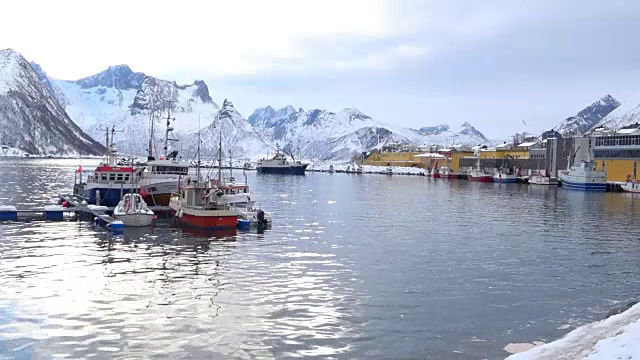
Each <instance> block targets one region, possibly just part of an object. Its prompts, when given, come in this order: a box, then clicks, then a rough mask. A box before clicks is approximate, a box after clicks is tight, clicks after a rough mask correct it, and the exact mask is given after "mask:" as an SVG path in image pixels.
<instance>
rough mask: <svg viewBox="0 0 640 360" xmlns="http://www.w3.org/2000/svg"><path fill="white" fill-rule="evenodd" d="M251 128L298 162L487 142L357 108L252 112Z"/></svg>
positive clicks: (470, 131)
mask: <svg viewBox="0 0 640 360" xmlns="http://www.w3.org/2000/svg"><path fill="white" fill-rule="evenodd" d="M249 122H250V123H251V124H252V125H253V126H254V127H255V128H256V130H257V131H258V132H259V133H260V135H262V137H263V138H264V139H266V140H267V141H270V142H272V143H279V144H280V145H281V146H283V147H284V148H285V149H289V150H290V151H292V152H293V153H294V154H295V155H297V156H298V157H302V158H305V159H313V160H342V159H349V158H350V157H351V156H353V155H355V154H359V153H360V152H363V151H368V150H371V149H374V148H381V147H382V146H384V145H388V144H391V143H415V144H440V145H446V144H451V143H453V142H455V143H456V144H468V145H477V144H480V143H485V142H487V139H486V137H485V136H484V135H483V134H482V133H480V132H479V131H478V130H476V129H475V128H474V127H473V126H471V125H470V124H469V123H464V124H463V125H462V126H461V127H460V128H459V129H455V130H452V129H451V128H450V127H449V126H448V125H438V126H434V127H424V128H421V129H418V130H415V129H409V128H403V127H398V126H393V125H390V124H385V123H382V122H378V121H376V120H374V119H373V118H371V117H370V116H368V115H366V114H364V113H362V112H361V111H359V110H358V109H355V108H347V109H344V110H342V111H339V112H331V111H327V110H320V109H312V110H307V111H305V110H304V109H302V108H300V109H298V110H296V109H295V108H294V107H293V106H291V105H289V106H286V107H284V108H282V109H279V110H276V109H274V108H272V107H271V106H267V107H264V108H260V109H257V110H256V111H254V112H253V114H252V115H251V116H249Z"/></svg>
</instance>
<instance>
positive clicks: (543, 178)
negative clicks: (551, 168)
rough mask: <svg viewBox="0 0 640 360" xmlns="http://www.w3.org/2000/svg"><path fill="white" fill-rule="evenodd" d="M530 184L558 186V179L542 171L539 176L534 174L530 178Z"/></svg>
mask: <svg viewBox="0 0 640 360" xmlns="http://www.w3.org/2000/svg"><path fill="white" fill-rule="evenodd" d="M529 184H531V185H549V186H554V185H558V179H555V178H552V177H550V176H549V172H548V171H546V170H541V171H540V172H538V173H537V174H533V175H531V177H529Z"/></svg>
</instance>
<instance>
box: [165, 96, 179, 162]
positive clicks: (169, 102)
mask: <svg viewBox="0 0 640 360" xmlns="http://www.w3.org/2000/svg"><path fill="white" fill-rule="evenodd" d="M165 102H166V103H167V129H166V130H165V132H164V158H165V159H166V158H167V154H168V151H169V141H177V140H176V139H170V138H169V133H170V132H172V131H173V128H172V127H171V120H172V119H171V107H172V106H173V103H174V102H175V100H165ZM173 120H175V119H173Z"/></svg>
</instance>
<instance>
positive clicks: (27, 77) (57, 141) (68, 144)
mask: <svg viewBox="0 0 640 360" xmlns="http://www.w3.org/2000/svg"><path fill="white" fill-rule="evenodd" d="M35 68H38V69H39V66H37V65H36V66H35V67H32V65H31V64H30V63H29V62H28V61H27V60H26V59H25V58H24V57H23V56H22V55H21V54H19V53H18V52H16V51H14V50H12V49H4V50H0V142H1V143H2V145H3V146H6V147H9V148H14V149H19V150H20V151H22V152H26V153H30V154H38V155H44V154H49V155H53V154H57V155H71V154H83V155H97V154H100V153H102V152H103V151H104V148H103V147H102V145H100V144H98V143H96V142H95V141H94V140H93V139H92V138H91V137H90V136H88V135H87V134H86V133H85V132H83V131H82V129H80V128H79V127H78V126H77V125H76V124H74V122H73V121H72V120H71V119H70V118H69V116H67V113H66V112H65V110H64V108H63V107H62V106H61V105H60V102H59V101H58V100H57V98H56V97H57V96H58V95H60V94H56V92H55V88H53V87H50V86H51V84H50V83H48V82H46V81H44V80H43V78H42V76H44V77H45V78H46V75H44V72H43V71H42V69H39V72H36V70H35Z"/></svg>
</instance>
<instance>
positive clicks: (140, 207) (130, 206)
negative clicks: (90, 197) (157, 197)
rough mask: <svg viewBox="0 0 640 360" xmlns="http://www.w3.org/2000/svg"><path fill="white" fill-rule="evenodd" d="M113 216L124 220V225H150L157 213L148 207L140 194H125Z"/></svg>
mask: <svg viewBox="0 0 640 360" xmlns="http://www.w3.org/2000/svg"><path fill="white" fill-rule="evenodd" d="M113 217H114V218H116V219H117V220H120V221H122V223H123V224H124V226H132V227H141V226H149V225H151V223H152V222H153V218H154V217H155V214H154V213H153V211H151V210H150V209H149V208H148V207H147V203H146V202H144V199H142V196H140V194H135V193H134V194H125V195H124V196H123V197H122V200H120V202H119V203H118V206H116V208H115V209H114V210H113Z"/></svg>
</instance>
